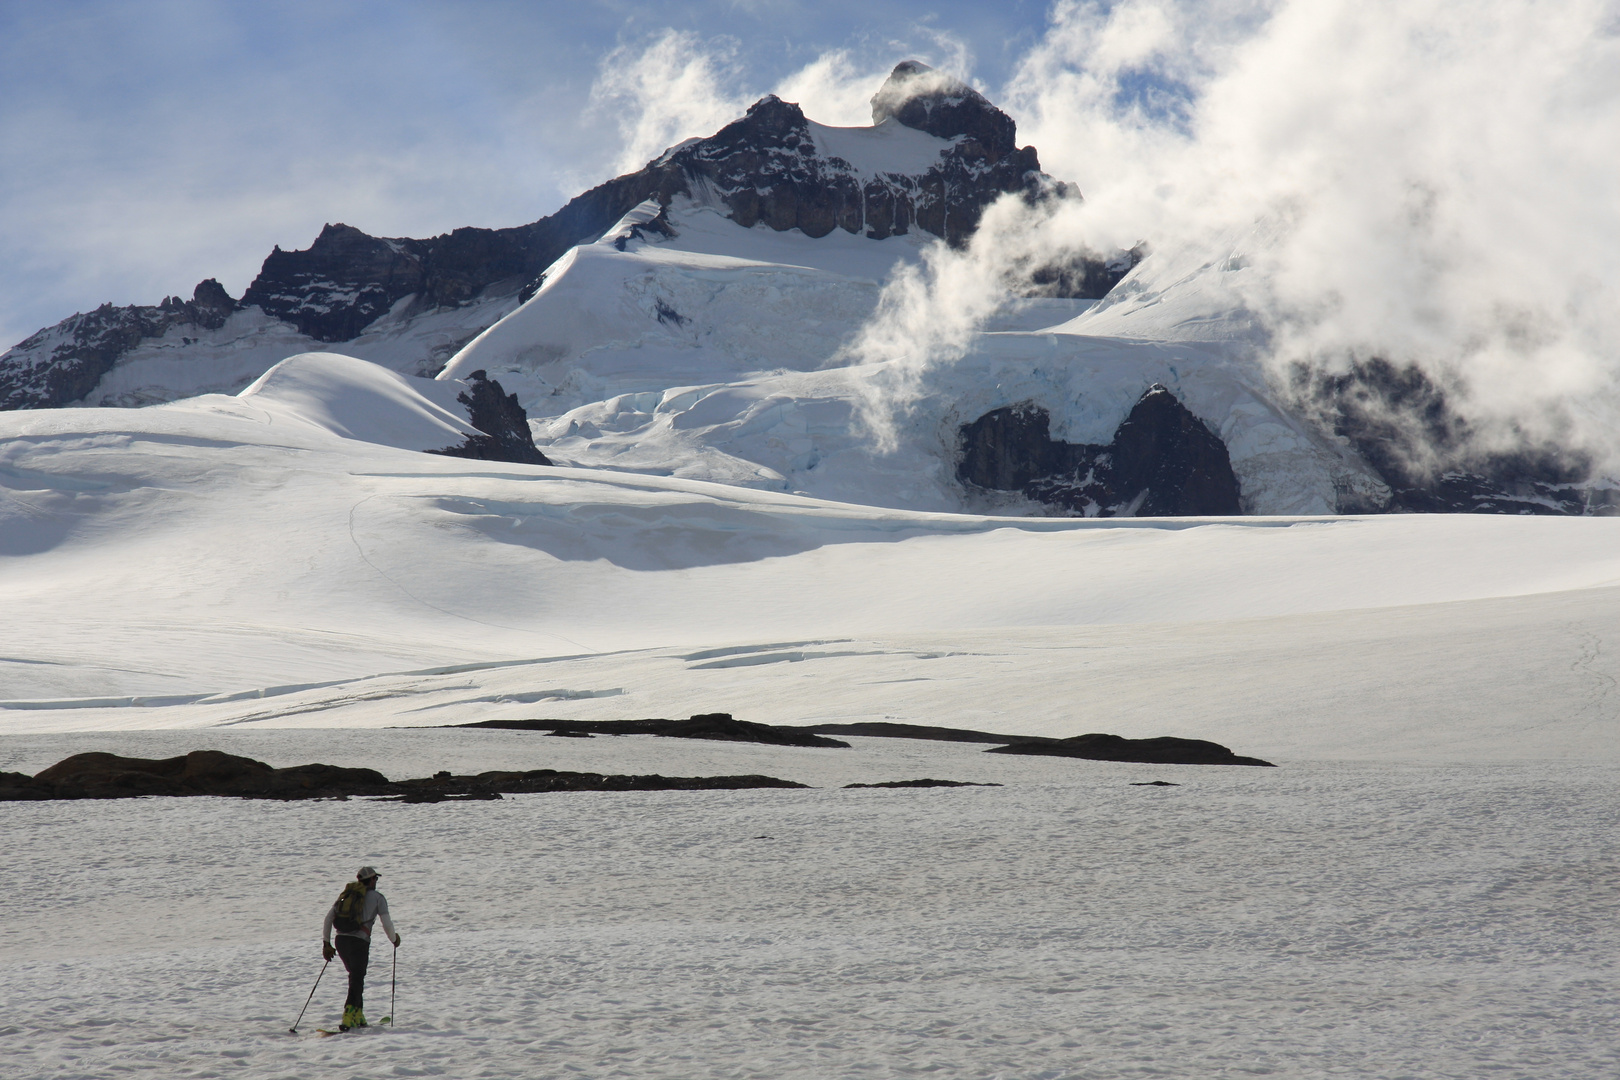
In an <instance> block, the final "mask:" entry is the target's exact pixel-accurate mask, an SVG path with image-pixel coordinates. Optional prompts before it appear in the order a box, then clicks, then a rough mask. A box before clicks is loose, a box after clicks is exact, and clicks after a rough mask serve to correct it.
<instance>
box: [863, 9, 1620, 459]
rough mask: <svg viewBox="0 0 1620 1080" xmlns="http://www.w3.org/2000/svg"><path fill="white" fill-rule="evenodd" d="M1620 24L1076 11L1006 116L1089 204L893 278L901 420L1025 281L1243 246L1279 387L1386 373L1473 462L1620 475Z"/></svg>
mask: <svg viewBox="0 0 1620 1080" xmlns="http://www.w3.org/2000/svg"><path fill="white" fill-rule="evenodd" d="M1615 27H1616V8H1615V5H1614V4H1613V3H1612V2H1604V0H1568V2H1563V3H1558V4H1544V3H1537V2H1535V0H1480V2H1479V3H1476V4H1473V5H1470V6H1469V7H1468V9H1467V10H1466V11H1464V10H1461V9H1459V8H1458V6H1457V5H1455V4H1452V3H1447V2H1444V0H1278V2H1275V3H1241V2H1221V0H1209V2H1198V3H1192V2H1186V3H1179V2H1175V0H1125V2H1121V3H1117V4H1113V5H1103V4H1098V3H1081V2H1075V0H1065V2H1062V3H1059V4H1058V5H1057V6H1056V7H1055V8H1054V9H1053V13H1052V18H1051V23H1050V26H1049V27H1048V30H1047V32H1046V34H1045V35H1044V36H1043V37H1042V38H1041V39H1040V41H1038V42H1037V43H1036V45H1035V46H1034V47H1033V48H1032V49H1031V50H1030V51H1029V52H1028V53H1027V54H1026V56H1025V57H1024V60H1023V62H1022V64H1021V65H1020V67H1019V68H1018V70H1017V72H1016V73H1015V75H1014V77H1013V78H1012V80H1011V81H1010V83H1009V85H1008V86H1007V87H1006V88H1004V91H1003V93H1002V95H1001V100H1002V101H1003V102H1005V103H1006V105H1007V107H1008V108H1009V110H1010V111H1012V112H1013V113H1014V115H1015V116H1016V117H1018V118H1019V120H1020V141H1026V140H1027V141H1030V142H1033V143H1034V144H1035V145H1037V146H1038V147H1039V148H1040V150H1041V154H1042V159H1043V165H1044V166H1045V167H1046V168H1047V170H1048V171H1049V172H1052V173H1053V174H1055V175H1058V176H1061V177H1064V178H1066V179H1074V180H1078V181H1079V184H1080V187H1081V188H1082V190H1083V191H1084V193H1085V202H1084V203H1083V204H1078V205H1065V206H1062V207H1060V208H1058V209H1057V210H1055V211H1054V210H1052V209H1051V208H1044V209H1041V210H1023V209H1020V208H1018V207H1017V206H1008V207H1005V208H1002V212H1003V215H1004V217H1005V218H1006V220H1002V219H1001V218H997V219H996V224H995V226H994V227H993V228H988V229H987V230H986V231H985V232H983V233H982V234H981V236H980V237H978V238H976V239H975V241H974V242H973V243H972V244H971V245H970V246H969V247H968V248H967V249H966V250H964V251H961V252H947V251H941V252H939V253H937V254H936V256H935V257H933V258H931V259H930V260H929V261H928V263H927V264H926V265H925V266H924V268H923V269H922V270H921V271H920V272H917V273H915V274H913V275H911V276H909V277H902V278H900V279H897V280H896V281H895V282H893V283H892V284H891V285H890V287H889V290H888V292H887V293H886V295H885V298H884V302H883V304H882V306H881V308H880V311H879V314H878V316H877V319H878V321H877V322H876V323H874V324H873V325H872V326H869V327H867V328H865V330H864V331H863V333H862V335H861V338H860V340H859V343H858V347H857V349H856V350H855V354H856V355H858V356H860V357H863V358H865V359H867V360H885V361H895V360H899V361H900V367H901V368H903V369H904V370H905V371H907V372H909V373H910V374H909V375H907V377H906V378H904V379H900V380H899V381H898V382H897V383H896V384H895V387H894V390H895V393H896V395H897V396H896V397H895V398H894V399H893V400H892V401H891V402H890V403H889V406H890V407H891V408H899V409H902V410H903V408H904V404H905V403H904V396H903V393H904V391H905V390H906V389H907V387H914V386H915V384H916V382H917V380H918V379H919V378H920V377H921V375H920V374H919V373H922V372H925V371H926V370H927V367H928V365H930V364H939V363H950V362H951V361H952V360H953V359H954V358H955V357H956V356H959V355H960V351H961V349H962V348H963V341H964V334H965V333H967V331H966V330H965V329H964V326H963V316H962V313H964V312H965V313H970V314H973V315H978V316H982V314H984V313H986V312H988V311H990V310H993V308H994V305H995V303H996V301H997V299H998V298H999V297H1002V296H1004V295H1005V292H1004V289H1005V285H1006V283H1007V282H1008V281H1009V280H1012V276H1011V273H1010V271H1011V270H1012V269H1015V268H1016V267H1018V266H1020V265H1030V264H1038V263H1039V262H1041V261H1042V260H1043V259H1044V258H1046V257H1047V256H1049V255H1054V254H1058V253H1061V251H1064V250H1068V251H1072V250H1074V249H1076V248H1077V247H1091V248H1093V249H1097V250H1108V249H1111V248H1117V247H1123V246H1128V245H1130V244H1132V243H1134V242H1135V241H1137V240H1140V239H1147V240H1149V241H1150V242H1151V243H1152V244H1153V246H1154V247H1155V249H1156V250H1157V251H1158V252H1159V254H1156V255H1155V256H1154V259H1152V260H1150V263H1149V265H1144V267H1143V268H1142V272H1143V273H1144V274H1146V273H1148V272H1150V271H1151V264H1152V263H1153V262H1155V261H1157V262H1158V263H1160V264H1161V265H1163V264H1164V263H1165V262H1166V260H1169V259H1173V258H1174V257H1175V253H1176V252H1178V251H1181V252H1193V253H1198V252H1207V253H1210V254H1212V255H1213V254H1218V253H1220V252H1223V251H1229V250H1230V249H1231V247H1232V245H1233V244H1234V243H1236V244H1237V245H1238V247H1239V248H1240V249H1241V251H1242V255H1243V258H1244V259H1245V260H1246V261H1247V263H1248V268H1247V269H1246V271H1245V272H1244V273H1243V274H1241V275H1229V277H1232V278H1233V279H1235V280H1234V281H1233V282H1231V283H1230V284H1231V287H1232V288H1235V289H1236V292H1237V295H1236V296H1235V297H1232V296H1226V297H1219V298H1218V299H1219V300H1220V301H1221V302H1227V301H1231V300H1235V301H1236V302H1238V303H1240V304H1241V305H1243V306H1244V307H1246V308H1247V309H1248V310H1249V311H1250V312H1251V313H1252V314H1253V315H1254V316H1255V317H1256V318H1258V319H1259V320H1260V323H1261V325H1262V326H1263V327H1264V328H1265V331H1266V334H1265V336H1264V339H1263V345H1262V346H1260V347H1259V354H1260V355H1259V358H1260V359H1261V361H1262V362H1263V363H1264V364H1265V365H1267V367H1268V369H1269V370H1270V371H1271V373H1272V374H1273V375H1274V377H1276V379H1277V380H1278V384H1279V386H1281V385H1284V384H1285V383H1286V381H1287V380H1288V379H1289V377H1290V375H1291V373H1293V372H1295V371H1298V370H1300V369H1301V368H1303V369H1305V370H1308V371H1318V372H1325V373H1326V372H1340V371H1344V370H1345V369H1346V368H1347V367H1348V365H1349V364H1350V363H1351V362H1353V361H1356V360H1365V359H1367V358H1370V357H1383V358H1386V359H1388V360H1390V361H1391V362H1393V363H1396V364H1400V365H1407V364H1410V365H1415V366H1417V367H1418V368H1419V369H1420V370H1422V371H1423V372H1424V373H1425V374H1426V375H1427V376H1428V377H1429V378H1430V379H1431V380H1432V381H1434V382H1435V383H1436V384H1437V385H1440V386H1442V387H1444V388H1445V389H1446V391H1447V393H1448V395H1449V396H1450V397H1451V399H1452V400H1453V402H1454V404H1455V405H1456V406H1457V407H1458V408H1459V409H1460V410H1461V411H1462V412H1464V413H1465V414H1466V415H1467V416H1468V417H1469V419H1470V421H1471V422H1472V425H1473V429H1474V433H1475V438H1476V440H1477V442H1476V444H1475V446H1474V447H1473V449H1485V450H1494V449H1502V448H1507V447H1511V446H1515V445H1521V444H1524V443H1532V444H1533V443H1535V442H1537V441H1540V440H1556V441H1559V442H1561V443H1563V444H1564V445H1567V446H1572V447H1575V448H1578V449H1582V450H1585V451H1586V452H1588V453H1591V454H1594V455H1596V456H1597V457H1598V458H1599V459H1600V460H1601V461H1602V462H1604V463H1605V464H1606V466H1607V467H1608V468H1609V469H1610V470H1613V469H1615V468H1617V467H1620V303H1617V302H1616V301H1617V299H1620V298H1617V297H1616V293H1615V288H1616V287H1615V285H1614V284H1613V283H1614V282H1616V281H1620V200H1616V199H1615V197H1614V195H1613V177H1614V176H1615V175H1616V174H1617V172H1620V37H1617V33H1616V29H1615ZM1036 214H1040V215H1045V220H1043V221H1041V222H1040V225H1041V227H1039V228H1036V227H1032V224H1031V223H1032V222H1033V217H1032V215H1036ZM1021 215H1022V216H1023V217H1024V218H1029V219H1030V222H1023V221H1019V220H1018V219H1019V217H1020V216H1021ZM987 221H988V219H987ZM1211 276H1213V275H1211ZM1208 284H1209V283H1208V282H1205V283H1204V284H1202V285H1201V284H1198V283H1194V284H1193V285H1190V286H1188V288H1202V287H1204V285H1208ZM1217 292H1218V290H1217V289H1215V288H1214V287H1213V286H1212V285H1211V286H1210V289H1209V293H1210V299H1211V302H1214V301H1215V300H1216V299H1217V297H1216V293H1217ZM878 426H879V427H880V428H881V426H882V424H881V422H879V423H878Z"/></svg>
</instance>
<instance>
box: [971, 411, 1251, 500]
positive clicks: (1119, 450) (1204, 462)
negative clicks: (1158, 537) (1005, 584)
mask: <svg viewBox="0 0 1620 1080" xmlns="http://www.w3.org/2000/svg"><path fill="white" fill-rule="evenodd" d="M959 439H960V442H959V453H960V456H959V464H958V465H957V470H956V476H957V479H958V480H960V481H961V482H962V483H963V484H964V485H970V486H972V487H978V488H985V489H990V490H995V491H1016V492H1021V493H1022V494H1024V495H1025V496H1027V497H1029V498H1031V499H1034V500H1036V501H1038V502H1043V503H1046V504H1048V505H1050V506H1054V507H1059V508H1061V509H1063V510H1066V511H1068V512H1069V513H1072V514H1075V515H1078V516H1082V517H1116V516H1128V517H1129V516H1135V517H1189V516H1198V517H1204V516H1209V517H1216V516H1229V515H1236V514H1241V513H1242V512H1243V511H1242V507H1241V506H1240V505H1239V501H1238V483H1237V477H1236V476H1235V475H1234V474H1233V473H1232V462H1231V458H1230V457H1229V456H1228V454H1227V452H1226V444H1225V443H1223V442H1221V440H1220V437H1219V436H1217V435H1216V434H1215V433H1214V432H1212V431H1210V430H1209V428H1208V427H1206V426H1205V425H1204V423H1203V421H1201V420H1199V419H1198V418H1197V417H1196V416H1194V415H1193V414H1192V413H1191V412H1189V411H1188V410H1187V408H1186V406H1184V405H1182V404H1181V402H1179V401H1177V400H1176V397H1175V395H1174V394H1172V393H1170V391H1169V390H1167V389H1165V388H1164V387H1163V386H1160V385H1158V384H1157V383H1155V384H1154V385H1153V386H1151V387H1149V388H1148V390H1147V392H1146V393H1144V394H1143V395H1142V397H1141V399H1140V400H1138V401H1137V403H1136V405H1135V406H1134V407H1133V408H1132V409H1131V412H1130V415H1128V416H1127V417H1126V418H1125V421H1124V423H1122V424H1120V426H1119V428H1118V429H1117V430H1116V431H1115V432H1114V439H1113V441H1112V442H1110V443H1108V444H1106V445H1093V444H1089V443H1067V442H1062V441H1060V440H1057V439H1053V438H1052V436H1051V416H1050V414H1048V413H1047V411H1046V410H1045V409H1043V408H1041V407H1040V406H1039V405H1036V404H1035V403H1034V402H1027V401H1026V402H1023V403H1020V404H1018V405H1010V406H1007V407H1005V408H1001V409H995V410H993V411H991V412H988V413H986V414H985V415H983V416H981V417H979V419H977V420H975V421H973V422H972V423H970V424H964V425H962V428H961V430H960V433H959Z"/></svg>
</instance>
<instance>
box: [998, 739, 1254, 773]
mask: <svg viewBox="0 0 1620 1080" xmlns="http://www.w3.org/2000/svg"><path fill="white" fill-rule="evenodd" d="M985 753H987V754H1033V755H1038V756H1041V757H1072V758H1086V759H1087V760H1090V761H1134V762H1141V763H1144V764H1151V765H1264V766H1266V767H1267V768H1275V766H1273V765H1272V764H1271V762H1269V761H1261V760H1260V759H1259V758H1252V757H1240V756H1239V755H1237V754H1234V753H1232V751H1231V750H1229V749H1227V748H1226V747H1224V746H1222V745H1221V744H1220V743H1213V742H1207V741H1206V740H1204V739H1178V738H1175V737H1173V736H1169V735H1164V736H1160V737H1159V738H1156V739H1127V738H1125V737H1123V736H1121V735H1104V734H1101V733H1096V734H1091V735H1076V736H1074V738H1072V739H1028V740H1025V741H1023V742H1016V743H1011V744H1009V745H1007V746H996V747H992V748H991V749H989V750H986V751H985Z"/></svg>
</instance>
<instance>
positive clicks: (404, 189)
mask: <svg viewBox="0 0 1620 1080" xmlns="http://www.w3.org/2000/svg"><path fill="white" fill-rule="evenodd" d="M1047 14H1048V12H1047V5H1046V4H1045V3H1044V2H1025V0H1006V2H1002V3H997V4H984V3H967V2H962V3H927V4H922V3H904V2H896V0H858V2H857V0H822V2H820V3H813V4H799V3H778V2H771V0H757V2H746V0H737V2H730V3H727V2H712V3H690V2H689V3H680V2H675V3H641V2H629V0H597V2H594V3H581V2H578V0H570V2H567V3H552V2H539V3H517V2H511V0H484V2H476V0H474V2H460V3H454V4H450V3H428V2H415V3H411V2H397V0H396V2H389V3H382V2H373V0H359V2H353V3H333V2H330V0H328V2H321V3H314V2H302V0H288V2H257V3H252V4H248V3H206V2H201V0H122V2H113V3H96V2H73V0H56V2H52V3H40V2H35V0H0V102H3V103H4V104H3V106H0V253H3V255H4V258H3V259H0V348H4V347H7V346H9V345H11V344H13V343H15V342H17V341H19V340H21V339H22V338H23V337H25V336H26V335H28V334H30V333H32V332H33V331H34V330H36V329H38V328H40V327H42V326H46V325H49V324H52V323H55V322H57V321H58V320H60V319H62V318H65V317H66V316H68V315H70V314H72V313H73V312H75V311H81V310H88V309H90V308H92V307H94V306H96V305H97V304H99V303H101V302H103V301H111V302H113V303H117V304H128V303H148V304H150V303H156V302H157V301H158V300H160V299H161V298H162V297H163V296H164V295H166V294H169V293H181V294H185V295H189V293H190V290H191V287H192V286H193V285H194V284H195V283H196V282H197V281H198V280H200V279H202V278H204V277H208V276H216V277H218V278H219V279H220V280H221V281H222V282H223V283H224V284H225V286H226V287H227V288H228V289H229V290H230V291H231V292H232V293H233V294H236V295H240V293H241V291H242V289H243V288H244V287H246V285H247V284H248V282H249V280H251V278H252V276H253V274H254V273H255V272H256V271H257V269H258V265H259V263H260V261H262V259H263V258H264V256H265V254H267V253H268V252H269V250H270V248H271V246H272V245H275V244H280V245H282V246H283V247H289V248H293V247H305V246H307V245H308V243H309V242H310V240H311V239H312V238H313V237H314V236H315V234H316V232H317V231H319V229H320V227H321V225H322V224H323V223H324V222H327V221H345V222H347V223H349V224H351V225H355V226H358V227H359V228H362V229H365V230H366V231H368V232H371V233H374V234H380V235H391V236H400V235H407V236H427V235H433V234H435V233H439V232H443V231H446V230H449V229H452V228H455V227H457V226H461V225H484V226H503V225H515V224H519V223H522V222H527V221H532V220H534V219H535V218H538V217H540V216H542V215H544V214H547V213H550V212H551V211H553V210H555V209H556V208H557V207H558V206H559V205H561V204H562V203H563V202H564V201H566V200H567V199H568V198H570V197H571V196H573V195H574V194H577V193H578V191H580V190H582V189H583V188H585V187H588V186H590V185H592V184H594V183H597V182H599V181H601V180H603V179H606V178H607V177H608V176H610V175H612V174H613V171H614V169H613V166H614V164H615V159H616V158H617V157H619V156H620V154H621V152H622V150H623V142H622V139H621V138H620V136H619V132H618V131H617V129H616V128H615V126H614V125H613V123H612V117H611V116H606V115H604V113H603V110H602V109H601V108H600V107H598V108H596V109H595V110H593V109H592V108H591V89H592V86H593V84H594V83H595V82H596V80H597V79H598V77H599V75H600V72H601V64H602V63H603V61H604V58H606V57H608V56H609V55H610V54H612V53H613V52H614V50H615V49H617V48H620V47H625V48H626V49H627V50H628V51H629V52H630V53H634V51H635V50H636V49H638V48H640V47H643V46H644V45H645V44H646V43H648V42H650V41H652V40H654V39H656V38H657V37H658V35H660V34H662V33H664V32H666V31H668V30H671V29H673V30H676V31H682V32H686V33H688V34H689V35H691V36H690V37H689V38H688V39H687V40H688V41H694V42H696V43H698V44H699V45H700V46H701V47H703V48H713V49H714V50H716V51H717V52H718V53H719V54H721V55H723V56H724V57H725V58H726V64H725V65H724V67H725V70H724V72H723V73H722V74H723V75H724V79H725V81H726V83H727V89H729V90H730V91H732V92H733V93H734V94H737V95H742V96H748V95H750V94H751V93H754V92H758V91H762V90H764V89H768V88H770V87H771V86H773V85H774V84H775V83H776V82H777V81H778V80H780V79H782V78H783V77H785V76H787V75H788V74H790V73H792V72H794V71H797V70H799V69H801V68H803V67H804V66H805V65H806V64H809V63H811V62H812V61H814V60H815V59H816V58H817V57H818V56H822V55H824V54H826V53H828V52H829V51H833V50H845V51H847V53H848V54H849V56H850V57H851V59H852V60H853V61H854V62H856V63H858V64H859V65H860V66H861V68H862V70H866V69H872V70H877V69H879V68H880V67H883V66H886V65H888V64H892V63H893V62H894V61H896V60H899V59H903V58H905V57H908V56H919V57H924V58H928V59H933V60H936V61H939V60H942V59H948V58H949V57H950V56H951V55H960V54H961V52H962V50H966V52H967V54H968V57H969V63H970V65H971V71H972V74H973V76H974V77H975V79H977V80H978V81H980V82H981V84H982V85H984V86H986V87H987V88H990V89H992V90H993V89H994V88H996V87H997V86H999V85H1000V84H1001V83H1002V82H1004V81H1005V80H1006V79H1007V78H1008V77H1009V74H1010V72H1011V70H1012V68H1013V66H1014V65H1015V64H1016V62H1017V60H1018V58H1019V57H1020V56H1021V55H1023V54H1024V53H1025V52H1026V51H1027V50H1028V49H1029V48H1030V46H1031V45H1032V44H1033V43H1034V42H1036V41H1037V40H1038V39H1039V38H1040V35H1041V34H1042V32H1043V30H1044V28H1045V26H1046V21H1047ZM873 89H875V86H874V87H873Z"/></svg>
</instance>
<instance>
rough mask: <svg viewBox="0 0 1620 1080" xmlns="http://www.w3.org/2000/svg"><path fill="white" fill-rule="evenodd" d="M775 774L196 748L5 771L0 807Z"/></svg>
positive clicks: (726, 784)
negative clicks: (475, 769)
mask: <svg viewBox="0 0 1620 1080" xmlns="http://www.w3.org/2000/svg"><path fill="white" fill-rule="evenodd" d="M804 786H805V785H804V784H796V783H793V782H792V781H789V780H778V779H776V778H775V777H771V776H658V775H646V776H618V775H607V774H602V773H574V772H559V771H557V770H555V769H534V770H529V771H526V772H510V771H505V772H503V771H497V772H485V773H479V774H478V775H477V776H452V775H451V774H450V773H448V772H440V773H438V774H436V775H434V776H431V777H426V778H423V779H416V780H399V781H391V780H389V779H388V778H387V777H385V776H383V775H382V773H379V772H377V771H375V770H373V769H343V768H338V767H337V766H334V765H298V766H294V767H292V768H288V769H277V768H273V767H271V766H269V765H267V764H265V763H264V762H262V761H255V760H253V759H252V758H245V757H237V756H236V755H234V754H226V753H221V752H220V751H218V750H194V751H192V752H191V753H189V754H185V755H183V756H181V757H172V758H163V759H159V760H153V759H149V758H126V757H119V756H118V755H117V754H103V753H89V754H75V755H73V756H72V757H70V758H66V759H64V760H62V761H59V762H57V763H56V764H55V765H52V766H51V767H50V768H48V769H46V770H45V771H44V772H42V773H40V774H38V775H37V776H26V775H24V774H22V773H0V802H21V801H40V800H45V799H133V798H140V797H143V796H152V795H167V796H202V795H214V796H232V797H236V798H243V799H282V800H290V799H347V798H350V797H353V796H371V797H388V798H395V799H399V800H402V801H405V802H441V801H443V800H445V799H447V798H461V799H467V798H471V799H487V798H499V797H500V795H502V794H509V795H512V794H527V793H531V792H547V791H703V790H724V791H729V790H737V789H741V788H800V787H804Z"/></svg>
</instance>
